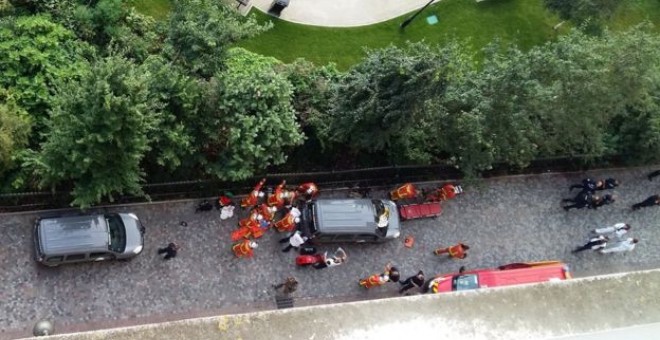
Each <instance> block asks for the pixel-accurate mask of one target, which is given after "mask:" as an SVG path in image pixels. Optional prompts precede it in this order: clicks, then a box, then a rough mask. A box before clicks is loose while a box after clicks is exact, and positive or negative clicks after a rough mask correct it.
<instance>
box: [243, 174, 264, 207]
mask: <svg viewBox="0 0 660 340" xmlns="http://www.w3.org/2000/svg"><path fill="white" fill-rule="evenodd" d="M264 184H266V179H265V178H262V179H261V181H259V183H257V185H256V186H255V187H254V189H252V192H250V194H249V195H247V197H245V198H243V199H242V200H241V207H242V208H249V207H253V206H255V205H257V202H258V201H259V192H261V188H262V187H263V186H264Z"/></svg>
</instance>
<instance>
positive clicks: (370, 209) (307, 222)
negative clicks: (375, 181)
mask: <svg viewBox="0 0 660 340" xmlns="http://www.w3.org/2000/svg"><path fill="white" fill-rule="evenodd" d="M300 210H301V212H302V216H301V217H302V218H301V223H300V226H299V228H300V230H301V231H302V233H303V235H305V236H307V237H309V238H310V239H312V241H313V242H314V243H329V242H335V243H336V242H385V241H387V240H391V239H395V238H397V237H399V236H400V235H401V230H400V221H399V212H398V211H397V207H396V204H395V203H394V202H392V201H390V200H381V199H318V200H315V201H311V202H307V203H304V205H303V206H302V207H301V209H300Z"/></svg>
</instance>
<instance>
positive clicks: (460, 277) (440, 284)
mask: <svg viewBox="0 0 660 340" xmlns="http://www.w3.org/2000/svg"><path fill="white" fill-rule="evenodd" d="M570 278H571V273H570V270H569V267H568V265H566V264H564V263H562V262H559V261H543V262H527V263H511V264H507V265H504V266H500V267H498V268H496V269H479V270H472V271H464V272H461V273H454V274H441V275H438V276H436V277H435V278H433V279H431V280H428V281H427V282H426V283H425V284H424V291H425V292H431V293H443V292H453V291H461V290H471V289H478V288H487V287H501V286H511V285H518V284H526V283H538V282H547V281H561V280H567V279H570Z"/></svg>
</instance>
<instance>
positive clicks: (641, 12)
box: [607, 0, 660, 32]
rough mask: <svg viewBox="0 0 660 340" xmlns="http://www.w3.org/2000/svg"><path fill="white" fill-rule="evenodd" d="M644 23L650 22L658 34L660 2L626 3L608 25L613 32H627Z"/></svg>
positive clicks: (646, 0)
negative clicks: (626, 30) (628, 29)
mask: <svg viewBox="0 0 660 340" xmlns="http://www.w3.org/2000/svg"><path fill="white" fill-rule="evenodd" d="M642 21H650V22H652V23H653V24H654V25H655V27H654V31H655V32H658V30H659V29H660V27H658V25H659V24H660V1H657V0H632V1H624V2H623V3H622V4H621V6H620V7H619V9H618V10H617V11H616V13H615V14H614V16H613V17H612V18H611V19H610V23H609V24H608V25H607V26H609V27H610V28H611V29H613V30H625V29H627V28H630V27H631V26H635V25H637V24H639V23H640V22H642Z"/></svg>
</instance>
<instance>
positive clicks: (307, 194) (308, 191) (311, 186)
mask: <svg viewBox="0 0 660 340" xmlns="http://www.w3.org/2000/svg"><path fill="white" fill-rule="evenodd" d="M296 191H297V192H298V194H299V195H300V196H301V197H304V198H305V200H306V201H311V200H313V199H315V198H316V196H318V194H319V188H318V187H317V186H316V184H315V183H313V182H307V183H303V184H301V185H299V186H298V188H297V189H296Z"/></svg>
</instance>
